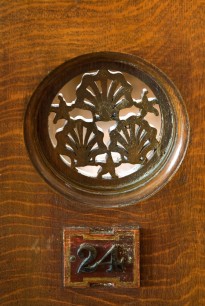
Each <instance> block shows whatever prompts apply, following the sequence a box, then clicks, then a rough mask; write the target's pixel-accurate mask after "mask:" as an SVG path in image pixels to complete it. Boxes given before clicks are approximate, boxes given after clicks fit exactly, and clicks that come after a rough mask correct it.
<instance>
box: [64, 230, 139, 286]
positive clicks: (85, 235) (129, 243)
mask: <svg viewBox="0 0 205 306" xmlns="http://www.w3.org/2000/svg"><path fill="white" fill-rule="evenodd" d="M139 255H140V254H139V228H128V227H124V228H113V229H97V228H93V229H92V228H91V229H89V228H79V227H76V228H73V227H72V228H65V229H64V286H66V287H67V286H68V287H97V286H99V287H100V286H102V287H125V288H136V287H139V286H140V272H139V257H140V256H139Z"/></svg>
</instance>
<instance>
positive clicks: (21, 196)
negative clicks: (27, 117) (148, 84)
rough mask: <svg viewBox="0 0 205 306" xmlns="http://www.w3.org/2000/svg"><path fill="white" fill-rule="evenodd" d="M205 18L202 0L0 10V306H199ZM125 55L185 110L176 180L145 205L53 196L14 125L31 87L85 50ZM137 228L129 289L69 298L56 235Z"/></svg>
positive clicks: (7, 4) (6, 6) (5, 2)
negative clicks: (160, 74) (186, 138)
mask: <svg viewBox="0 0 205 306" xmlns="http://www.w3.org/2000/svg"><path fill="white" fill-rule="evenodd" d="M204 12H205V3H204V1H202V0H195V1H193V0H175V1H171V0H164V1H160V0H153V1H149V0H144V1H141V0H136V1H131V0H130V1H129V0H127V1H125V0H119V1H103V0H98V1H80V0H73V1H71V0H70V1H48V0H44V1H43V0H39V1H36V0H34V1H26V0H15V1H11V0H2V1H1V3H0V15H1V28H0V33H1V42H0V44H1V69H0V75H1V79H0V82H1V87H0V90H1V95H0V99H1V101H0V102H1V112H0V129H1V138H0V155H1V159H0V164H1V166H0V170H1V172H0V175H1V176H0V180H1V208H0V209H1V210H0V217H1V219H0V220H1V223H0V228H1V230H0V234H1V237H0V301H1V302H0V303H1V305H28V306H31V305H49V306H50V305H76V306H77V305H110V306H111V305H113V306H114V305H128V306H134V305H157V306H159V305H166V306H167V305H176V306H179V305H194V306H198V305H204V304H205V290H204V284H205V281H204V279H205V270H204V266H205V265H204V252H205V249H204V217H205V213H204V207H203V205H204V196H205V192H204V181H205V180H204V178H205V177H204V173H205V164H204V150H205V148H204V133H205V130H204V105H205V103H204V96H203V95H204V93H203V91H204V34H205V33H204ZM96 51H117V52H125V53H130V54H134V55H137V56H140V57H142V58H144V59H145V60H147V61H150V62H151V63H153V64H154V65H156V66H158V67H159V68H160V69H162V70H163V71H164V72H165V73H167V75H169V77H170V78H171V79H172V80H173V82H174V83H175V85H176V86H177V87H178V88H179V90H180V92H181V94H182V96H183V98H184V101H185V104H186V107H187V109H188V113H189V117H190V125H191V141H190V145H189V149H188V152H187V155H186V157H185V160H184V162H183V164H182V166H181V168H180V169H179V171H178V172H177V174H176V175H175V176H174V178H173V179H172V180H171V181H170V182H169V183H168V184H167V185H166V187H164V188H163V189H162V190H161V191H160V192H158V193H157V194H155V195H154V196H153V197H151V198H150V199H148V200H146V201H142V202H140V203H138V204H136V205H132V206H129V207H126V208H106V209H100V208H91V207H89V206H86V207H85V206H81V205H80V204H76V203H74V202H71V201H69V200H67V199H65V198H64V197H63V196H61V195H59V194H57V193H56V192H55V191H53V190H52V189H51V188H50V187H49V186H48V185H47V184H46V183H45V182H44V181H43V180H42V178H41V177H40V176H39V174H38V173H37V172H36V171H35V169H34V167H33V166H32V164H31V162H30V160H29V157H28V155H27V151H26V149H25V144H24V135H23V120H24V113H25V109H26V106H27V104H28V101H29V99H30V97H31V94H32V93H33V91H34V90H35V88H36V87H37V85H38V84H39V82H40V81H41V80H42V79H43V78H44V77H45V75H47V74H48V73H49V71H51V70H53V69H54V68H55V67H56V66H58V65H59V64H61V63H63V62H64V61H66V60H68V59H70V58H72V57H75V56H77V55H81V54H84V53H89V52H96ZM112 224H118V225H125V224H126V225H136V224H138V225H140V227H141V263H140V270H141V287H140V288H139V289H120V290H119V289H97V288H95V289H94V288H89V289H68V288H64V287H63V282H62V229H63V227H64V226H72V225H73V226H79V225H80V226H81V225H84V226H96V225H98V226H112Z"/></svg>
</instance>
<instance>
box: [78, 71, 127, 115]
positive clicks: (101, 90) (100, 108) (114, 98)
mask: <svg viewBox="0 0 205 306" xmlns="http://www.w3.org/2000/svg"><path fill="white" fill-rule="evenodd" d="M131 92H132V86H131V85H130V84H129V83H128V82H127V81H126V79H125V77H124V76H123V74H122V73H119V72H118V73H111V72H110V71H109V70H99V71H98V72H97V73H93V74H84V76H83V78H82V82H81V84H80V85H79V87H78V88H77V90H76V96H77V98H76V107H79V108H83V109H88V110H90V111H91V112H92V113H93V116H94V118H95V119H96V120H102V121H110V120H112V119H115V120H117V119H118V116H119V110H120V109H122V108H125V107H129V106H131V105H132V103H133V100H132V96H131Z"/></svg>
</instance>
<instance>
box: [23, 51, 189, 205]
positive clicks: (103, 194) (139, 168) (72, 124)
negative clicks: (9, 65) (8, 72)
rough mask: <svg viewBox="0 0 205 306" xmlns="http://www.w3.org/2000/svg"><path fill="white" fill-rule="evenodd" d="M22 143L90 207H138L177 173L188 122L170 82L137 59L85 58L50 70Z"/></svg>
mask: <svg viewBox="0 0 205 306" xmlns="http://www.w3.org/2000/svg"><path fill="white" fill-rule="evenodd" d="M24 132H25V142H26V146H27V149H28V152H29V155H30V158H31V160H32V162H33V164H34V166H35V167H36V169H37V170H38V172H39V173H40V174H41V175H42V176H43V177H44V179H45V180H46V181H47V182H48V183H49V184H50V185H51V186H52V187H53V188H54V189H56V190H57V191H59V192H60V193H61V194H63V195H64V196H66V197H68V198H70V199H74V200H75V201H77V202H79V203H87V204H91V205H95V206H102V207H103V206H104V207H105V206H118V205H128V204H131V203H136V202H138V201H140V200H142V199H144V198H147V197H149V196H151V195H152V194H154V193H155V192H156V191H158V190H159V189H161V188H162V187H163V186H164V185H165V184H166V182H167V181H168V180H169V179H170V178H171V177H172V175H173V174H174V173H175V172H176V170H177V169H178V167H179V165H180V163H181V162H182V160H183V157H184V155H185V152H186V148H187V144H188V139H189V122H188V116H187V112H186V109H185V106H184V104H183V101H182V98H181V96H180V94H179V92H178V90H177V89H176V88H175V86H174V85H173V83H172V82H171V81H170V80H169V79H168V78H167V76H166V75H164V74H163V73H162V72H161V71H159V70H158V69H157V68H156V67H154V66H153V65H151V64H149V63H147V62H145V61H144V60H142V59H139V58H137V57H134V56H131V55H127V54H120V53H112V52H102V53H93V54H87V55H83V56H80V57H77V58H74V59H72V60H69V61H67V62H66V63H64V64H62V65H61V66H59V67H58V68H57V69H55V70H54V71H53V72H51V73H50V74H49V75H48V76H47V77H46V78H45V79H44V80H43V82H42V83H41V84H40V85H39V87H38V88H37V89H36V91H35V92H34V94H33V96H32V98H31V100H30V102H29V104H28V108H27V111H26V115H25V125H24Z"/></svg>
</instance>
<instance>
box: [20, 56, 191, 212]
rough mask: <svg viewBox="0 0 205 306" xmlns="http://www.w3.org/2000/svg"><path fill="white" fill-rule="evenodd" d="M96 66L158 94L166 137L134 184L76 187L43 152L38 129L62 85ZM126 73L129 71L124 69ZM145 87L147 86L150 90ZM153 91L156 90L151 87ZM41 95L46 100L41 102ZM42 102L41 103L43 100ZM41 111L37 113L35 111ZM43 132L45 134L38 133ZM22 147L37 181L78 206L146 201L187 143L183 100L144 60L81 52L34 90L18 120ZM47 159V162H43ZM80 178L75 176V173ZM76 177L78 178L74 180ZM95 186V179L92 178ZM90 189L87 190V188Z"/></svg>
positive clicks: (174, 167)
mask: <svg viewBox="0 0 205 306" xmlns="http://www.w3.org/2000/svg"><path fill="white" fill-rule="evenodd" d="M99 65H102V66H105V65H108V66H109V67H110V66H112V67H115V65H116V67H118V69H120V71H123V70H124V71H125V72H128V73H129V72H130V71H133V72H132V73H133V74H135V73H136V74H137V76H138V77H139V78H141V79H142V80H143V81H144V80H146V83H148V84H147V85H148V86H149V87H150V88H151V89H152V90H156V92H157V93H158V92H160V93H161V95H163V101H164V104H165V106H164V110H163V121H164V124H165V125H166V129H167V131H169V132H167V135H166V137H164V139H165V143H166V145H164V148H163V149H162V151H163V150H164V152H162V156H161V157H160V159H158V160H156V162H155V164H154V165H153V166H152V167H151V169H150V170H147V171H146V174H145V176H144V178H141V180H137V178H136V177H135V178H134V179H133V177H131V178H130V179H128V180H125V183H123V184H121V183H120V180H119V184H116V185H115V186H111V187H110V186H109V184H108V187H107V188H106V186H104V185H102V186H100V185H98V186H95V185H93V184H92V183H90V182H89V179H88V183H87V184H85V183H84V184H81V182H80V181H79V182H78V181H76V180H75V181H73V180H72V179H71V178H69V179H66V177H65V176H63V175H62V173H59V171H58V169H56V167H53V164H52V156H49V151H50V150H49V148H47V147H45V146H44V139H45V137H47V135H46V133H47V132H46V131H47V130H48V129H43V124H44V125H45V118H47V117H46V116H47V114H48V111H49V109H48V106H49V105H50V104H51V103H50V102H51V101H52V100H53V98H54V96H55V95H56V94H57V92H58V91H59V90H60V89H61V88H62V86H63V85H64V84H65V83H67V81H68V80H71V79H72V78H74V77H75V76H76V75H78V74H80V73H81V72H82V71H86V69H88V67H90V69H91V68H93V69H97V68H98V67H99ZM127 69H129V71H127ZM150 85H151V86H150ZM156 88H157V89H156ZM45 97H46V99H45ZM45 101H46V102H45ZM42 109H43V110H44V111H41V110H42ZM43 130H44V131H45V133H44V132H43V133H42V131H43ZM24 135H25V143H26V147H27V150H28V153H29V155H30V158H31V160H32V162H33V164H34V166H35V167H36V169H37V171H38V172H39V173H40V174H41V175H42V177H43V178H44V179H45V180H46V181H47V182H48V183H49V184H50V185H51V186H52V187H53V188H54V189H55V190H57V191H58V192H60V193H61V194H63V195H64V196H66V197H67V198H69V199H73V200H75V201H76V200H77V202H78V203H80V204H81V203H87V204H90V205H93V206H99V207H106V206H119V205H120V206H124V205H128V204H133V203H136V202H139V201H140V200H143V199H145V198H148V197H150V196H151V195H153V194H154V193H156V192H157V191H158V190H160V189H161V188H162V187H163V186H164V185H165V184H166V183H167V182H168V181H169V180H170V179H171V177H172V176H173V175H174V173H175V172H176V171H177V169H178V167H179V166H180V164H181V162H182V160H183V158H184V155H185V152H186V149H187V146H188V141H189V121H188V115H187V112H186V108H185V105H184V103H183V100H182V98H181V96H180V94H179V92H178V90H177V89H176V87H175V86H174V84H173V83H172V82H171V81H170V79H169V78H168V77H167V76H166V75H165V74H164V73H163V72H161V71H160V70H159V69H158V68H156V67H154V66H153V65H151V64H149V63H147V62H145V61H144V60H142V59H140V58H138V57H135V56H132V55H128V54H121V53H115V52H100V53H92V54H86V55H83V56H79V57H77V58H74V59H71V60H69V61H67V62H66V63H64V64H62V65H61V66H59V67H58V68H56V69H55V70H54V71H53V72H51V73H50V74H49V75H48V76H47V77H46V78H45V79H44V80H43V81H42V82H41V84H40V85H39V86H38V88H37V89H36V91H35V92H34V94H33V95H32V97H31V99H30V102H29V104H28V107H27V110H26V114H25V120H24ZM49 158H50V160H49ZM80 176H81V175H80ZM80 176H79V177H80ZM95 182H96V180H95ZM92 186H93V187H92Z"/></svg>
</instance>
